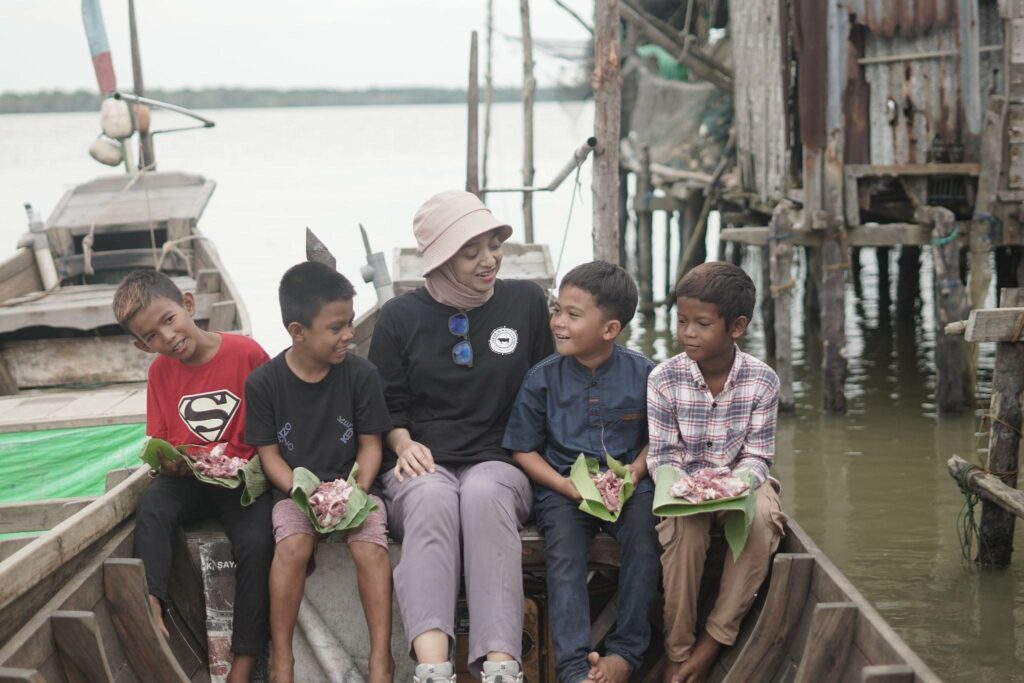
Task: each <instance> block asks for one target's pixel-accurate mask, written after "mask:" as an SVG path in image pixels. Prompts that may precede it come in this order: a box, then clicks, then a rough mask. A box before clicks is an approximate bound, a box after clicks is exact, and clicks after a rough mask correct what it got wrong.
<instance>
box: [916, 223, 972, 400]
mask: <svg viewBox="0 0 1024 683" xmlns="http://www.w3.org/2000/svg"><path fill="white" fill-rule="evenodd" d="M916 214H917V215H916V218H917V219H918V220H919V221H921V222H923V223H925V222H927V223H931V224H932V226H933V228H932V249H931V252H932V261H933V263H934V264H935V278H934V288H933V294H934V296H933V305H934V308H935V313H934V315H935V366H936V387H935V403H936V405H937V407H938V411H939V413H940V414H952V413H959V412H960V411H962V410H963V408H964V406H965V404H966V402H967V401H966V399H967V392H966V387H965V386H964V365H965V362H966V353H967V352H966V348H965V347H964V340H963V339H962V338H961V337H959V336H955V335H947V334H944V333H943V332H944V330H945V329H946V325H947V324H948V323H951V322H953V321H955V320H962V319H963V318H964V317H965V316H966V315H967V312H968V310H969V305H968V303H967V292H966V291H965V289H964V285H963V283H962V282H961V281H960V245H959V244H957V243H956V242H955V241H953V239H952V238H954V237H955V235H954V232H955V228H954V227H953V212H952V211H950V210H949V209H946V208H943V207H934V206H928V207H922V208H919V209H918V210H917V212H916Z"/></svg>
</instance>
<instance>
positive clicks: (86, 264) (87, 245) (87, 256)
mask: <svg viewBox="0 0 1024 683" xmlns="http://www.w3.org/2000/svg"><path fill="white" fill-rule="evenodd" d="M154 167H155V163H154V164H150V165H149V166H143V167H142V168H140V169H139V172H138V173H136V174H135V175H134V176H132V178H131V180H129V181H128V182H127V183H125V185H124V187H122V188H121V189H120V191H118V193H117V194H115V195H114V196H113V197H111V198H110V201H109V202H107V203H106V205H105V206H104V207H103V208H102V209H101V210H100V212H99V213H97V214H96V217H95V218H93V220H92V224H91V225H90V226H89V232H88V234H86V236H85V238H84V239H82V272H83V273H84V274H86V275H95V274H96V271H95V270H93V267H92V243H93V241H94V240H95V237H96V224H97V223H99V222H100V219H101V218H103V216H105V215H106V213H107V211H109V210H110V207H112V206H113V205H114V204H115V203H116V202H117V201H118V200H119V199H120V198H121V195H123V194H124V193H125V192H127V191H128V190H130V189H132V187H133V186H134V185H135V183H137V182H139V179H140V178H142V176H144V175H145V174H146V172H147V171H151V170H153V168H154ZM143 188H144V189H145V185H143ZM146 211H147V212H148V211H149V192H148V190H147V192H146ZM149 232H150V240H151V243H152V246H153V262H154V263H156V235H155V234H154V231H153V220H152V214H150V222H149Z"/></svg>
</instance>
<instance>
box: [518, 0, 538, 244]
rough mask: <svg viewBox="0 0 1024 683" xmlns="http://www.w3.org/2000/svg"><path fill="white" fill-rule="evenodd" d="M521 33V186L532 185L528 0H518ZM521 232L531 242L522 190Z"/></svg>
mask: <svg viewBox="0 0 1024 683" xmlns="http://www.w3.org/2000/svg"><path fill="white" fill-rule="evenodd" d="M519 18H520V21H521V24H522V33H523V187H532V186H533V96H534V92H535V91H536V89H537V82H536V80H535V79H534V78H533V38H532V37H531V35H530V0H519ZM523 232H524V234H525V235H526V241H527V242H533V193H532V192H529V191H526V192H523Z"/></svg>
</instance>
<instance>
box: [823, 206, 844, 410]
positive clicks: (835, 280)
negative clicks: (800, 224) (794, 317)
mask: <svg viewBox="0 0 1024 683" xmlns="http://www.w3.org/2000/svg"><path fill="white" fill-rule="evenodd" d="M819 220H824V221H825V241H824V243H823V244H822V247H821V270H822V273H821V283H822V285H821V299H820V304H821V338H822V344H823V349H822V364H823V376H822V392H821V394H822V406H823V407H824V409H825V410H826V411H827V412H830V413H843V412H846V391H845V386H846V329H845V324H846V312H845V310H844V306H845V296H846V292H845V289H846V271H847V270H848V269H849V267H850V261H849V258H850V256H849V252H847V250H846V248H845V243H846V230H845V229H844V227H843V225H842V224H841V223H840V222H839V221H838V220H837V219H836V217H835V216H833V215H831V214H828V213H822V214H819Z"/></svg>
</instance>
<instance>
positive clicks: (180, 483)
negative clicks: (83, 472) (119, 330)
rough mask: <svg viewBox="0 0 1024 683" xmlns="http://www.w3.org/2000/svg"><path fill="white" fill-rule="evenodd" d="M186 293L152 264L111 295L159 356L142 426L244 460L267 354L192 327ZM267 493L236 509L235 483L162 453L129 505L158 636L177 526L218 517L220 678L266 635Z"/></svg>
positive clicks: (236, 668) (125, 321)
mask: <svg viewBox="0 0 1024 683" xmlns="http://www.w3.org/2000/svg"><path fill="white" fill-rule="evenodd" d="M194 313H195V298H194V297H193V296H192V294H191V293H185V294H182V292H181V290H179V289H178V287H177V286H176V285H175V284H174V282H173V281H172V280H171V279H170V278H169V277H167V276H166V275H163V274H162V273H157V272H154V271H137V272H134V273H131V274H129V275H128V276H127V277H126V278H125V279H124V281H123V282H121V284H120V285H119V286H118V288H117V292H116V293H115V294H114V315H115V317H116V318H117V321H118V323H120V324H121V326H122V327H123V328H124V329H125V330H126V331H128V332H129V333H130V334H132V335H133V336H134V337H135V340H136V341H135V345H136V346H137V347H138V348H139V349H141V350H143V351H146V352H148V353H156V354H159V355H158V356H157V358H156V359H155V360H154V361H153V364H152V365H151V366H150V368H149V384H148V390H147V392H148V393H147V400H146V433H147V434H148V435H149V436H152V437H158V438H161V439H164V440H166V441H169V442H170V443H171V444H174V445H176V446H177V445H182V444H209V443H226V444H227V450H226V452H225V455H228V456H234V457H239V458H242V459H244V460H248V459H250V458H252V456H253V455H254V454H255V449H254V448H253V447H252V446H247V445H246V444H245V443H244V434H245V402H244V397H245V380H246V379H247V378H248V376H249V372H250V371H252V370H253V369H254V368H256V367H258V366H259V365H262V364H263V363H264V362H266V361H267V360H269V357H268V356H267V353H266V351H264V350H263V349H262V348H261V347H260V345H259V344H257V343H256V342H255V341H253V340H252V339H249V338H248V337H242V336H240V335H235V334H221V333H218V332H209V331H207V330H203V329H200V328H199V327H197V326H196V324H195V321H193V319H192V316H193V315H194ZM270 511H271V497H270V496H267V495H264V496H260V497H259V498H258V499H257V500H256V501H255V502H254V503H253V504H252V505H251V506H249V507H242V505H241V500H240V495H239V492H238V490H237V489H236V490H231V489H224V488H219V487H216V486H211V485H209V484H204V483H202V482H200V481H199V480H197V479H195V478H194V477H192V476H190V470H189V469H188V466H187V465H185V463H184V461H182V460H178V461H175V462H168V461H163V462H162V467H161V471H160V473H159V475H158V476H157V477H156V480H155V481H154V482H153V484H152V485H151V486H150V487H149V488H148V489H147V490H146V492H145V493H144V494H143V496H142V499H141V501H140V502H139V506H138V509H137V510H136V515H135V518H136V524H135V548H134V552H135V556H136V557H138V558H140V559H141V560H142V562H143V564H144V565H145V568H146V583H147V585H148V586H149V600H150V604H151V606H152V609H153V612H154V615H155V616H156V617H157V623H158V624H160V626H161V628H162V630H163V632H164V636H167V629H166V627H165V626H164V624H163V616H162V615H163V607H164V604H165V603H166V602H167V600H168V594H167V585H168V581H169V578H170V568H171V553H172V548H173V545H174V537H175V534H176V533H177V530H178V527H179V526H180V525H182V524H188V523H191V522H196V521H199V520H203V519H210V518H212V519H217V520H218V521H220V522H221V523H222V524H223V525H224V530H225V531H226V532H227V535H228V538H229V539H230V541H231V552H232V555H233V557H234V560H235V564H236V566H237V569H236V572H235V579H236V583H235V601H234V605H235V615H234V632H233V634H232V640H231V650H232V652H233V653H234V660H233V662H232V666H231V672H230V673H229V674H228V681H229V682H231V683H235V682H238V681H248V680H249V678H250V675H251V673H252V668H253V665H254V664H255V661H256V658H257V657H258V656H260V655H262V654H264V653H265V652H266V647H267V640H268V637H269V611H270V602H269V593H268V581H269V575H270V563H271V561H272V559H273V557H274V539H273V535H272V533H271V523H270Z"/></svg>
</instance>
